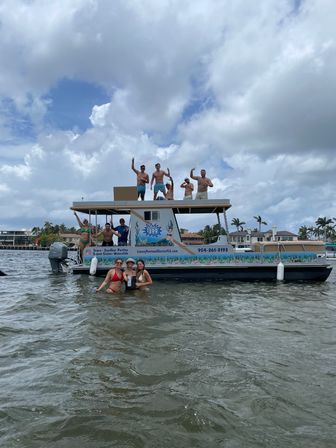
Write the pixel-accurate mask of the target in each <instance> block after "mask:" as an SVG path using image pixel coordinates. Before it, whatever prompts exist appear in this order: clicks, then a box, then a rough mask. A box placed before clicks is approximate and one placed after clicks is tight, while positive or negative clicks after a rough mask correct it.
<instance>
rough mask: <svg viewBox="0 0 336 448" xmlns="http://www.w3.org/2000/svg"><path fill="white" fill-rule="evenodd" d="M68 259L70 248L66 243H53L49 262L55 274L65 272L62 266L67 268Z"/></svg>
mask: <svg viewBox="0 0 336 448" xmlns="http://www.w3.org/2000/svg"><path fill="white" fill-rule="evenodd" d="M67 258H68V248H67V246H66V245H65V244H64V243H60V242H56V243H52V245H51V246H50V250H49V261H50V264H51V269H52V271H53V273H54V274H58V273H59V272H64V271H63V269H62V266H66V261H65V260H66V259H67Z"/></svg>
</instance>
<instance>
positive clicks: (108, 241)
mask: <svg viewBox="0 0 336 448" xmlns="http://www.w3.org/2000/svg"><path fill="white" fill-rule="evenodd" d="M99 235H103V242H102V246H113V235H116V236H117V237H120V236H121V234H120V233H119V232H117V231H116V230H113V229H111V224H110V223H109V222H107V223H106V224H105V228H104V229H103V230H101V231H100V232H98V233H97V235H96V236H99Z"/></svg>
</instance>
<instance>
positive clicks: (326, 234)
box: [231, 215, 336, 242]
mask: <svg viewBox="0 0 336 448" xmlns="http://www.w3.org/2000/svg"><path fill="white" fill-rule="evenodd" d="M254 219H255V220H256V221H257V223H258V228H255V229H253V230H254V231H259V232H261V226H262V225H265V226H266V225H267V222H266V221H264V219H263V218H262V217H261V216H260V215H257V216H254ZM245 224H246V222H244V221H241V220H240V219H239V218H233V219H232V221H231V225H232V226H233V227H236V229H237V232H239V231H244V225H245ZM298 237H299V239H300V240H310V239H323V240H324V241H331V242H334V241H336V218H327V217H326V216H320V217H319V218H317V220H316V221H315V225H313V226H305V225H303V226H301V227H300V228H299V232H298Z"/></svg>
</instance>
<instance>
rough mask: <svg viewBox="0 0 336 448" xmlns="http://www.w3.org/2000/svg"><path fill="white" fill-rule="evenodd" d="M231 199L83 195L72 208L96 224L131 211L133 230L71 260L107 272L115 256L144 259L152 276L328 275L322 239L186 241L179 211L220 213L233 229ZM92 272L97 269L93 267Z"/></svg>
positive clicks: (83, 268)
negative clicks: (118, 241) (240, 244)
mask: <svg viewBox="0 0 336 448" xmlns="http://www.w3.org/2000/svg"><path fill="white" fill-rule="evenodd" d="M230 207H231V203H230V201H229V200H228V199H207V200H161V201H159V200H156V201H154V200H150V201H137V200H127V201H93V202H91V201H80V202H74V203H73V204H72V207H71V210H73V211H76V212H79V213H84V214H85V215H88V218H89V222H90V223H92V225H95V226H96V227H97V219H98V216H100V217H101V216H104V217H105V219H106V221H108V219H109V218H110V217H114V218H115V217H118V218H119V216H120V215H129V217H130V220H129V229H130V231H129V236H128V243H127V245H125V246H118V245H113V246H101V245H98V244H99V243H98V242H97V241H95V238H94V236H93V237H91V238H92V242H91V245H90V246H88V247H86V248H85V249H84V251H83V260H82V262H81V263H79V264H75V265H73V266H72V268H71V270H72V272H73V273H74V274H89V273H90V267H91V265H92V263H93V260H95V269H94V274H95V275H99V276H102V275H105V274H106V273H107V271H108V270H109V269H111V268H112V267H113V266H114V261H115V259H116V258H121V259H122V260H124V261H125V260H126V259H127V258H129V257H132V258H134V259H136V260H137V259H142V260H144V262H145V264H146V268H147V269H148V270H149V272H150V274H151V276H152V277H153V279H159V280H170V279H171V280H178V281H191V280H192V281H203V280H207V281H227V280H229V281H232V280H239V281H272V280H277V279H279V267H280V266H283V275H282V278H280V279H281V280H282V279H283V280H285V281H324V280H326V279H327V278H328V276H329V274H330V272H331V270H332V267H331V266H330V265H329V264H328V262H327V260H326V257H325V248H324V246H323V243H322V242H317V241H293V242H289V241H285V242H268V243H257V244H255V245H254V246H253V247H252V251H250V252H236V251H235V250H234V248H233V247H232V245H231V244H230V243H229V242H228V241H227V237H226V236H224V235H221V236H219V237H218V240H217V242H215V243H212V244H200V245H187V244H184V242H183V241H182V239H181V235H180V230H179V226H178V221H177V217H178V216H179V215H183V214H189V215H194V216H195V217H196V215H197V214H208V215H210V214H215V215H217V219H218V223H219V226H220V227H221V219H224V228H225V230H226V234H227V235H228V233H229V232H228V223H227V215H226V212H227V210H228V209H229V208H230ZM91 274H92V270H91Z"/></svg>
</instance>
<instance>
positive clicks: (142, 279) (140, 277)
mask: <svg viewBox="0 0 336 448" xmlns="http://www.w3.org/2000/svg"><path fill="white" fill-rule="evenodd" d="M137 280H138V282H140V283H145V281H146V279H145V276H144V274H143V271H142V273H141V274H140V275H139V277H138V278H137Z"/></svg>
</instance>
